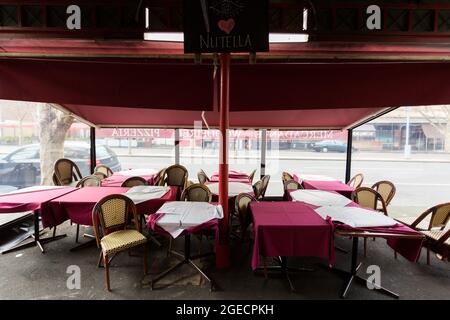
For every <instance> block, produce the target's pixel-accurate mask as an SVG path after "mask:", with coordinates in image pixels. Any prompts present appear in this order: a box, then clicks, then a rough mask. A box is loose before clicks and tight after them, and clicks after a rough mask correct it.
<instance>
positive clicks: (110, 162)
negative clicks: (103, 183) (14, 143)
mask: <svg viewBox="0 0 450 320" xmlns="http://www.w3.org/2000/svg"><path fill="white" fill-rule="evenodd" d="M96 155H97V164H104V165H106V166H108V167H110V168H111V169H112V170H113V171H120V170H121V165H120V163H119V160H118V159H117V155H116V154H115V152H114V151H112V150H111V149H110V148H109V147H107V146H97V152H96ZM64 157H65V158H68V159H70V160H72V161H74V162H75V163H76V164H77V166H78V167H79V168H80V171H81V174H82V175H83V176H85V175H89V174H90V166H91V160H90V146H89V144H87V143H78V142H66V143H65V144H64ZM40 179H41V168H40V147H39V144H30V145H27V146H24V147H20V148H18V149H16V150H14V151H13V152H11V153H9V154H8V155H6V156H4V157H3V158H1V159H0V185H3V186H13V187H17V188H24V187H29V186H34V185H38V184H39V183H40Z"/></svg>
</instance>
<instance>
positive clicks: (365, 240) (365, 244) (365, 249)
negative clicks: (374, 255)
mask: <svg viewBox="0 0 450 320" xmlns="http://www.w3.org/2000/svg"><path fill="white" fill-rule="evenodd" d="M365 257H367V238H364V258H365Z"/></svg>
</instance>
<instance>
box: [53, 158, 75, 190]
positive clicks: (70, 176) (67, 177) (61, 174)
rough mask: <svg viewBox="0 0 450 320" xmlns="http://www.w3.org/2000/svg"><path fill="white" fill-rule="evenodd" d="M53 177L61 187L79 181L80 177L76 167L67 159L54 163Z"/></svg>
mask: <svg viewBox="0 0 450 320" xmlns="http://www.w3.org/2000/svg"><path fill="white" fill-rule="evenodd" d="M54 170H55V171H54V172H55V175H56V178H57V179H58V181H59V183H60V185H61V186H68V185H70V184H72V183H73V182H75V181H78V180H81V179H82V175H81V172H80V169H79V168H78V166H77V165H76V164H75V162H73V161H72V160H69V159H65V158H63V159H59V160H57V161H56V162H55V169H54Z"/></svg>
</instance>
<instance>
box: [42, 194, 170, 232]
mask: <svg viewBox="0 0 450 320" xmlns="http://www.w3.org/2000/svg"><path fill="white" fill-rule="evenodd" d="M127 190H129V189H128V188H122V187H108V188H98V187H85V188H81V189H78V190H76V191H75V192H72V193H70V194H67V195H65V196H62V197H60V198H57V199H55V200H53V201H50V202H49V208H50V210H51V213H52V215H53V218H54V221H55V223H56V224H61V223H63V222H64V221H66V220H67V219H71V220H72V221H73V222H74V223H77V224H82V225H92V209H93V208H94V206H95V204H96V203H97V202H98V201H99V200H100V199H102V198H104V197H106V196H108V195H111V194H121V193H124V192H126V191H127ZM176 193H177V188H176V187H170V190H169V191H168V192H167V193H166V194H165V195H164V196H163V197H161V198H159V199H152V200H148V201H145V202H142V203H140V204H138V205H136V208H137V211H138V213H139V214H152V213H155V212H156V211H158V209H159V208H160V207H161V206H162V205H163V204H164V203H165V202H166V201H173V200H175V198H176Z"/></svg>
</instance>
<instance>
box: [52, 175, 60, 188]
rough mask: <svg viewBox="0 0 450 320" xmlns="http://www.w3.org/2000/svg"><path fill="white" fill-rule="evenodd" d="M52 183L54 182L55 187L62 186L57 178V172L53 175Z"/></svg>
mask: <svg viewBox="0 0 450 320" xmlns="http://www.w3.org/2000/svg"><path fill="white" fill-rule="evenodd" d="M52 181H53V184H54V185H55V186H60V185H61V183H59V180H58V177H57V176H56V173H55V172H53V174H52Z"/></svg>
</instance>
